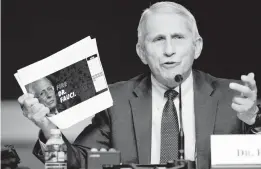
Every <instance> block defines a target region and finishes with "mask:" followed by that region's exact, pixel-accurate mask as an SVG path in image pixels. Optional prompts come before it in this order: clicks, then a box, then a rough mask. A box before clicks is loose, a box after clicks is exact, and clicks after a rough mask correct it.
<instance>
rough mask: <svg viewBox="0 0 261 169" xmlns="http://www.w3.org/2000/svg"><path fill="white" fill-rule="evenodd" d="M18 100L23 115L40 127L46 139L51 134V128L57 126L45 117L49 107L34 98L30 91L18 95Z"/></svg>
mask: <svg viewBox="0 0 261 169" xmlns="http://www.w3.org/2000/svg"><path fill="white" fill-rule="evenodd" d="M18 102H19V104H20V105H21V108H22V111H23V114H24V116H25V117H27V118H28V119H29V120H31V121H32V122H33V123H35V124H36V125H37V126H38V127H39V128H40V129H42V131H43V133H44V135H45V137H46V139H48V138H49V137H50V135H51V134H50V131H51V129H55V128H57V127H56V126H55V125H54V124H53V123H52V122H51V121H50V120H49V119H48V118H47V117H46V114H48V113H50V110H49V108H48V107H46V106H44V105H43V104H41V103H39V101H38V99H37V98H34V95H33V94H30V93H29V94H24V95H22V96H20V97H19V98H18Z"/></svg>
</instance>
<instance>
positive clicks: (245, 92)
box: [229, 83, 252, 97]
mask: <svg viewBox="0 0 261 169" xmlns="http://www.w3.org/2000/svg"><path fill="white" fill-rule="evenodd" d="M229 87H230V89H232V90H236V91H238V92H240V93H243V95H244V96H247V97H250V96H252V91H251V90H250V88H249V87H247V86H244V85H241V84H238V83H230V84H229Z"/></svg>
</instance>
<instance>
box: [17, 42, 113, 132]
mask: <svg viewBox="0 0 261 169" xmlns="http://www.w3.org/2000/svg"><path fill="white" fill-rule="evenodd" d="M15 77H16V79H17V81H18V83H19V85H20V86H21V88H22V90H23V92H24V93H26V90H25V88H29V86H30V85H31V84H32V83H33V82H35V81H37V80H39V79H41V78H44V77H47V78H48V79H49V80H50V79H52V80H50V81H52V83H53V85H54V91H55V94H56V98H57V99H56V100H57V102H58V104H57V107H60V109H59V108H57V107H56V109H57V111H58V112H59V113H58V114H56V115H54V116H52V117H48V118H49V119H50V120H51V121H52V122H53V123H54V124H56V125H57V126H58V127H59V128H61V129H64V128H68V127H70V126H72V125H74V124H76V123H78V122H79V121H81V120H83V119H85V118H88V117H91V116H93V115H94V114H96V113H97V112H100V111H102V110H104V109H106V108H108V107H110V106H112V104H113V101H112V98H111V94H110V91H109V89H108V85H107V82H106V78H105V74H104V72H103V69H102V65H101V62H100V58H99V53H98V49H97V45H96V40H95V39H90V37H87V38H85V39H83V40H81V41H79V42H77V43H75V44H73V45H71V46H69V47H67V48H65V49H63V50H61V51H59V52H57V53H55V54H53V55H51V56H50V57H48V58H45V59H43V60H41V61H38V62H36V63H34V64H31V65H29V66H27V67H24V68H22V69H19V70H18V73H17V74H15ZM45 92H46V91H45ZM48 94H49V92H48ZM52 102H53V101H52ZM58 105H59V106H58ZM57 111H56V112H57Z"/></svg>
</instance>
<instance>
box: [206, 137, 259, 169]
mask: <svg viewBox="0 0 261 169" xmlns="http://www.w3.org/2000/svg"><path fill="white" fill-rule="evenodd" d="M211 165H212V167H214V168H215V167H217V168H222V166H223V167H225V166H234V165H236V166H240V165H241V166H245V165H253V166H257V167H260V168H261V135H211Z"/></svg>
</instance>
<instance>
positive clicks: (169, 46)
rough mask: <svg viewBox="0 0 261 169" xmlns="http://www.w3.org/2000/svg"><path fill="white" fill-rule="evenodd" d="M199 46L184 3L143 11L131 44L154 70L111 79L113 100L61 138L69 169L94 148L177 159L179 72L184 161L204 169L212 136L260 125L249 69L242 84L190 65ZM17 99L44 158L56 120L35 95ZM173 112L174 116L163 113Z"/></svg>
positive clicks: (126, 156)
mask: <svg viewBox="0 0 261 169" xmlns="http://www.w3.org/2000/svg"><path fill="white" fill-rule="evenodd" d="M202 46H203V40H202V38H201V37H200V35H199V33H198V30H197V26H196V21H195V19H194V17H193V15H192V14H191V13H190V12H189V11H188V10H187V9H186V8H184V7H183V6H181V5H179V4H176V3H173V2H159V3H156V4H154V5H152V6H151V7H150V8H148V9H146V10H145V11H144V12H143V14H142V16H141V19H140V23H139V26H138V43H137V46H136V49H137V54H138V56H139V57H140V59H141V61H142V62H143V63H144V64H147V65H148V66H149V68H150V70H151V72H150V73H145V74H143V75H140V76H137V77H135V78H133V79H131V80H129V81H126V82H119V83H116V84H114V85H111V86H110V92H111V94H112V97H113V101H114V105H113V106H112V107H111V108H109V109H107V110H105V111H103V112H100V113H98V114H96V116H95V117H94V118H93V121H92V124H91V125H89V126H87V127H86V128H85V129H84V131H82V133H81V134H80V135H79V136H78V138H77V139H76V141H75V142H74V143H73V144H70V143H69V142H68V141H67V140H66V138H64V139H65V141H66V143H67V146H68V160H69V162H68V168H80V167H84V166H86V152H87V151H89V150H90V149H91V148H98V149H100V148H107V149H108V148H115V149H117V150H120V151H121V160H122V162H123V163H141V164H148V163H161V162H166V161H167V160H172V159H173V158H176V156H175V155H176V154H177V149H176V148H177V143H176V141H177V140H176V137H170V135H172V134H173V133H174V134H176V132H177V130H178V129H179V128H180V119H181V117H179V109H176V108H175V107H178V104H179V99H178V97H173V96H174V93H175V95H178V93H177V92H176V91H179V90H178V84H179V83H177V82H176V81H175V80H174V77H175V76H176V75H178V74H180V75H182V77H183V81H182V93H180V94H181V95H182V98H183V99H182V105H183V112H182V115H181V116H182V119H183V126H184V133H185V159H188V160H191V161H196V163H197V168H198V169H209V168H210V135H211V134H236V133H245V132H246V130H248V129H249V128H250V127H252V126H255V125H257V124H258V123H259V120H256V119H257V117H259V116H258V115H257V114H258V112H259V111H258V108H257V106H256V95H257V90H256V84H255V80H254V74H253V73H250V74H248V75H243V76H242V77H241V80H242V82H239V81H232V80H227V79H220V78H215V77H213V76H211V75H209V74H206V73H203V72H201V71H197V70H192V64H193V61H194V59H197V58H198V57H199V56H200V53H201V50H202ZM239 83H241V84H239ZM242 83H243V84H242ZM18 101H19V103H20V104H21V105H23V107H24V109H23V112H25V113H24V114H26V115H28V116H29V115H31V116H30V119H31V120H32V121H34V122H35V123H36V124H37V125H38V126H39V127H40V128H41V132H40V135H39V141H38V142H37V144H36V146H35V149H34V154H35V155H36V156H37V157H38V158H39V159H40V160H43V158H42V157H43V156H42V152H41V146H40V144H43V143H44V142H45V141H46V139H48V138H49V136H50V134H49V133H50V129H51V128H55V127H56V126H55V125H54V124H52V123H51V122H50V121H48V119H46V118H45V114H46V113H48V109H44V108H43V109H38V110H37V109H36V108H35V109H34V110H33V109H31V107H32V106H33V107H37V106H36V105H39V103H37V100H36V99H35V98H32V96H30V95H23V96H21V97H20V98H19V99H18ZM170 112H171V113H173V114H172V115H171V116H168V115H169V114H168V113H170ZM174 114H175V115H174ZM165 117H169V118H165ZM163 119H164V120H163ZM172 120H173V121H172ZM171 125H172V126H171ZM166 126H167V127H166ZM177 128H178V129H177ZM162 129H164V130H162ZM169 130H170V131H171V132H168V131H169ZM166 139H167V140H166ZM169 140H173V141H169ZM168 141H169V142H168ZM166 145H167V146H169V147H167V148H166ZM172 148H173V149H172ZM174 149H175V151H174ZM166 157H168V158H169V159H168V158H166ZM162 159H164V160H162Z"/></svg>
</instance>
